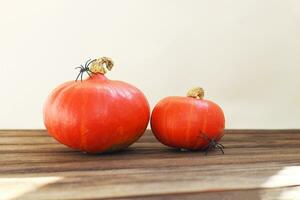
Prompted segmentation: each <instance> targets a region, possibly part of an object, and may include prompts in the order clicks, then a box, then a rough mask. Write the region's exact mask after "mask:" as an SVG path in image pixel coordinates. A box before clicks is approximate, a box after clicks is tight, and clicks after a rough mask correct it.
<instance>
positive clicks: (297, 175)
mask: <svg viewBox="0 0 300 200" xmlns="http://www.w3.org/2000/svg"><path fill="white" fill-rule="evenodd" d="M299 186H300V166H290V167H284V168H283V169H281V170H280V171H278V172H277V173H276V174H275V175H273V176H271V177H270V178H269V179H268V180H267V181H266V182H264V183H263V184H262V187H264V188H278V187H285V188H284V190H283V191H282V192H280V194H278V196H277V199H278V200H284V199H300V187H299ZM263 197H264V195H262V198H261V199H264V198H263Z"/></svg>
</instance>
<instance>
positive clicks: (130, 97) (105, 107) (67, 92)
mask: <svg viewBox="0 0 300 200" xmlns="http://www.w3.org/2000/svg"><path fill="white" fill-rule="evenodd" d="M89 64H91V67H90V68H88V67H89ZM104 66H106V68H107V69H109V70H110V69H111V68H112V66H113V63H112V61H111V60H110V59H109V58H106V57H104V58H101V59H97V60H93V61H92V62H90V63H86V66H84V67H83V66H82V67H81V69H80V70H81V71H80V74H79V75H82V73H84V72H87V73H89V75H90V77H89V78H88V79H86V80H83V81H70V82H66V83H64V84H62V85H60V86H58V87H57V88H56V89H55V90H54V91H53V92H52V93H51V94H50V96H49V97H48V99H47V101H46V104H45V106H44V123H45V126H46V128H47V130H48V132H49V134H50V135H52V136H53V137H54V138H55V139H56V140H58V141H59V142H60V143H62V144H65V145H67V146H69V147H71V148H74V149H80V150H82V151H84V152H90V153H101V152H108V151H116V150H120V149H123V148H126V147H128V146H129V145H131V144H132V143H134V142H135V141H136V140H137V139H138V138H139V137H140V136H141V135H142V134H143V133H144V131H145V129H146V127H147V125H148V121H149V115H150V111H149V104H148V102H147V99H146V98H145V96H144V95H143V93H142V92H141V91H140V90H138V89H137V88H135V87H134V86H132V85H130V84H128V83H125V82H122V81H115V80H109V79H107V78H106V77H105V76H104V73H105V72H106V71H107V70H106V69H105V68H104ZM78 77H79V76H78ZM78 77H77V78H78Z"/></svg>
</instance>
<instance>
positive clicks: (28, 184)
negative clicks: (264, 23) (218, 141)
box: [0, 130, 300, 200]
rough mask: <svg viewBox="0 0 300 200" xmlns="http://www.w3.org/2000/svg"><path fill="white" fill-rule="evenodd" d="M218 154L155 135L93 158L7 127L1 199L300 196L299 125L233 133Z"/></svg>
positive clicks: (36, 133)
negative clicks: (171, 144) (173, 144)
mask: <svg viewBox="0 0 300 200" xmlns="http://www.w3.org/2000/svg"><path fill="white" fill-rule="evenodd" d="M222 143H223V144H224V145H225V147H226V149H225V155H222V154H220V152H219V151H214V152H210V153H209V154H208V155H207V156H205V155H204V153H203V152H181V151H178V150H174V149H170V148H168V147H165V146H163V145H161V144H160V143H158V142H157V141H156V140H155V139H154V137H153V136H152V133H151V132H150V131H147V132H146V133H145V135H144V136H143V137H142V138H141V139H140V140H139V141H138V142H137V143H135V144H134V145H132V146H131V147H130V148H129V149H128V150H125V151H123V152H119V153H114V154H105V155H88V154H84V153H81V152H78V151H74V150H71V149H68V148H66V147H64V146H63V145H61V144H58V143H57V142H56V141H54V140H53V139H52V138H51V137H49V136H48V134H47V133H46V131H44V130H9V131H7V130H2V131H0V199H14V200H16V199H22V200H23V199H29V200H34V199H56V200H57V199H102V198H109V199H146V200H147V199H228V200H229V199H230V200H232V199H236V200H240V199H241V200H247V199H251V200H253V199H254V200H256V199H295V200H296V199H297V200H299V199H300V130H276V131H275V130H269V131H266V130H227V131H226V134H225V136H224V138H223V140H222Z"/></svg>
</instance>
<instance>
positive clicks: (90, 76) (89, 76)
mask: <svg viewBox="0 0 300 200" xmlns="http://www.w3.org/2000/svg"><path fill="white" fill-rule="evenodd" d="M89 71H90V70H87V71H86V73H87V74H88V75H89V77H91V78H92V76H91V74H90V72H89Z"/></svg>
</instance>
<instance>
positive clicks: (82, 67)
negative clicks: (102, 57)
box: [75, 59, 95, 81]
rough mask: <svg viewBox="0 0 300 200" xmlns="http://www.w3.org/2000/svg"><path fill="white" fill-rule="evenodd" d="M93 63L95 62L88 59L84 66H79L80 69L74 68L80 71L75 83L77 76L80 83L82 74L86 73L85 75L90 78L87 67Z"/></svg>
mask: <svg viewBox="0 0 300 200" xmlns="http://www.w3.org/2000/svg"><path fill="white" fill-rule="evenodd" d="M94 61H95V59H94V60H91V59H89V60H88V61H86V63H85V65H84V66H83V65H80V67H76V68H75V69H80V71H79V74H78V75H77V77H76V80H75V81H77V80H78V78H79V76H80V79H81V81H82V76H83V73H84V72H86V73H87V74H88V75H89V76H90V77H91V74H90V73H92V72H91V71H90V68H89V65H90V64H91V63H92V62H94Z"/></svg>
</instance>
